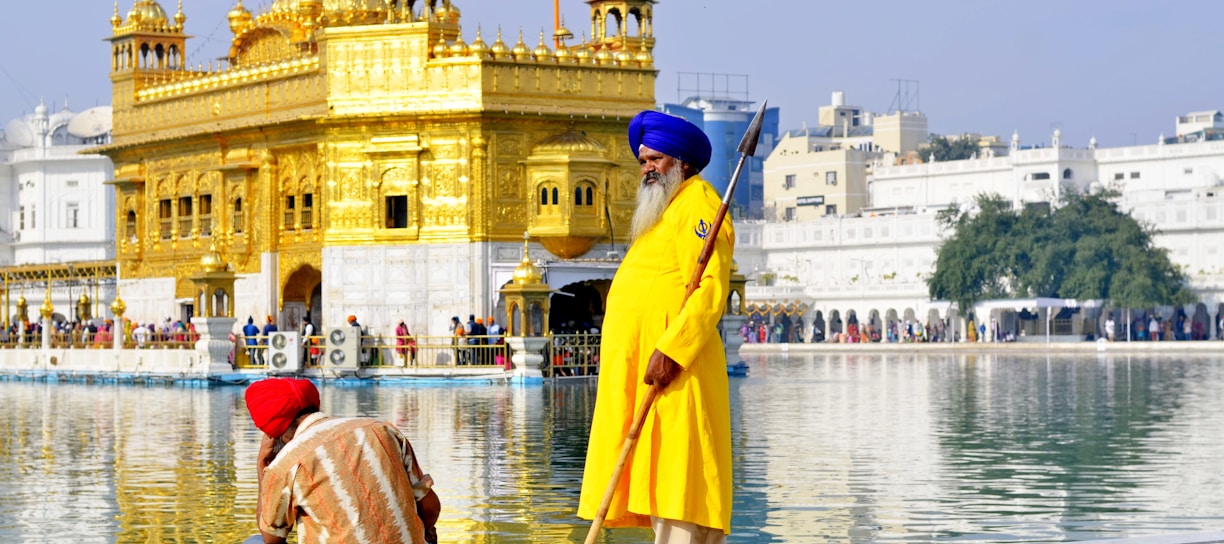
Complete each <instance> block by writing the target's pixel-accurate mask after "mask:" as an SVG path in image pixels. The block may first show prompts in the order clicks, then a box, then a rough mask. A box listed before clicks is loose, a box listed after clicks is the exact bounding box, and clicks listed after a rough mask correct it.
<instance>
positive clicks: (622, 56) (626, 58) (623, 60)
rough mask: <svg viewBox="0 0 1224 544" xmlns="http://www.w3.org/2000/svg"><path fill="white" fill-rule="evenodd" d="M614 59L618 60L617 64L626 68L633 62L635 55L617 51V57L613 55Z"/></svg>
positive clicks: (622, 50)
mask: <svg viewBox="0 0 1224 544" xmlns="http://www.w3.org/2000/svg"><path fill="white" fill-rule="evenodd" d="M612 58H614V59H616V64H618V65H620V66H626V65H628V64H629V63H631V62H633V53H630V52H629V51H628V50H625V49H621V50H620V51H617V52H616V54H615V55H612Z"/></svg>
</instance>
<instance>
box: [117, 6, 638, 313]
mask: <svg viewBox="0 0 1224 544" xmlns="http://www.w3.org/2000/svg"><path fill="white" fill-rule="evenodd" d="M197 1H201V0H197ZM587 3H588V4H590V7H591V13H592V20H593V21H596V20H598V21H600V22H599V23H598V25H597V26H593V31H595V30H598V31H599V32H600V34H599V36H600V37H599V38H597V39H593V40H592V42H591V43H588V44H581V45H576V46H564V47H561V48H555V49H554V48H550V47H548V46H547V45H546V43H545V37H544V36H540V42H539V44H538V45H537V46H534V47H529V46H528V45H526V44H525V43H524V42H523V38H522V36H521V35H520V36H518V39H517V43H515V44H514V45H508V44H507V43H506V42H505V41H504V40H503V37H502V36H501V35H500V32H498V33H497V35H496V38H495V39H494V41H493V43H492V44H488V43H486V42H485V39H486V38H485V36H484V35H483V33H482V32H481V31H480V30H477V32H476V33H475V34H474V36H472V37H473V41H472V42H471V43H467V42H466V41H465V39H464V36H463V32H462V29H461V27H460V12H459V9H458V8H457V7H456V6H454V5H453V4H452V3H451V2H449V1H445V0H442V1H425V0H420V1H416V0H389V1H384V0H327V1H321V0H277V1H276V2H275V3H273V4H272V6H271V7H270V8H269V9H268V11H267V12H265V13H261V14H252V13H250V12H249V11H248V10H247V8H246V7H244V6H243V5H242V2H241V1H239V2H238V3H237V5H236V6H235V7H234V8H233V10H231V12H230V14H229V22H230V29H231V30H232V31H233V33H234V38H233V43H232V47H231V49H230V56H229V58H228V59H227V61H225V62H222V63H220V65H219V66H207V67H206V66H197V67H190V66H185V65H183V62H182V58H183V57H182V52H183V51H184V50H185V49H186V42H187V39H188V36H187V35H186V34H184V23H185V21H186V17H185V15H184V14H183V5H182V3H180V5H179V11H178V12H177V13H176V14H175V15H174V16H173V17H170V16H168V15H166V13H165V11H164V10H163V9H162V8H161V6H159V5H158V4H157V3H156V2H154V1H153V0H138V1H137V2H136V4H135V6H134V7H133V9H132V11H131V12H129V13H128V15H127V17H126V18H124V17H120V15H119V10H118V7H116V10H115V14H114V16H113V17H112V19H111V23H112V25H113V35H112V36H111V37H110V38H109V41H110V43H111V49H112V72H111V80H112V83H113V91H114V96H113V107H114V143H113V144H112V145H109V146H107V147H105V148H102V149H101V150H100V151H101V152H102V153H104V154H106V155H108V156H110V157H111V158H112V160H113V161H114V164H115V172H116V174H115V180H114V181H113V184H114V187H115V190H116V193H117V199H116V203H117V211H116V213H117V223H116V224H117V225H118V226H117V230H118V232H117V233H116V240H117V255H118V263H119V265H118V266H119V268H120V273H121V275H122V277H123V278H124V279H125V280H126V279H141V278H166V277H174V278H175V279H176V293H175V294H176V297H185V296H191V293H192V285H191V281H190V277H191V276H192V275H193V274H194V273H196V272H197V270H196V268H197V267H198V265H197V264H196V263H199V262H200V257H201V256H202V255H203V254H204V253H205V252H207V251H208V249H209V247H210V246H212V245H215V247H217V248H218V249H219V250H220V251H221V253H222V256H223V257H224V259H225V260H226V261H228V262H229V263H231V264H232V266H233V269H234V271H235V272H237V273H240V274H243V273H245V274H252V273H261V272H265V271H261V258H260V257H259V256H260V255H263V254H273V255H275V259H276V262H277V272H276V273H277V274H278V278H277V285H278V286H279V288H280V294H281V296H283V297H289V298H299V297H302V296H309V293H310V289H311V286H309V285H292V284H293V283H295V282H296V281H298V280H302V279H303V278H305V281H308V282H309V281H313V282H316V285H317V282H319V281H321V280H322V278H321V273H320V271H321V269H322V263H321V251H322V250H323V249H324V248H326V247H331V246H363V245H411V244H429V243H452V244H453V243H475V242H506V241H515V240H519V239H520V238H521V236H522V233H523V232H524V231H526V232H528V233H530V235H531V237H532V238H533V239H535V240H537V241H539V242H540V243H542V244H544V246H545V247H547V248H548V249H549V250H550V251H551V252H553V253H554V254H556V255H558V256H560V257H562V258H573V257H577V256H580V255H582V254H583V253H585V252H586V251H587V250H589V249H590V248H591V247H592V246H593V245H594V244H596V243H600V242H608V241H610V238H609V236H610V232H619V231H620V230H622V229H610V228H609V227H610V225H609V223H608V221H609V216H610V217H611V221H612V222H613V224H614V225H627V224H628V222H629V218H630V215H631V213H632V206H633V202H634V199H635V198H636V185H637V178H638V176H637V167H636V160H635V159H634V157H633V155H632V153H631V152H630V151H629V150H628V148H627V143H626V138H625V127H626V126H627V124H628V121H629V119H630V118H631V117H632V116H633V115H635V114H636V113H637V112H639V111H641V110H644V109H651V108H653V107H654V86H655V78H656V74H657V73H656V71H655V69H654V66H653V62H652V58H651V54H650V51H651V49H652V48H653V44H654V38H653V36H651V35H650V32H651V31H650V29H651V28H652V23H651V18H652V17H653V15H652V9H653V4H654V0H615V1H603V0H588V1H587ZM187 4H188V7H189V6H190V0H188V2H187ZM630 20H636V21H637V32H636V33H633V31H632V30H630V28H629V25H628V24H627V22H628V21H630ZM551 41H552V37H549V39H548V42H550V43H551ZM623 230H625V231H627V230H628V229H623ZM303 293H305V295H303ZM283 303H284V300H283V299H282V301H281V304H283Z"/></svg>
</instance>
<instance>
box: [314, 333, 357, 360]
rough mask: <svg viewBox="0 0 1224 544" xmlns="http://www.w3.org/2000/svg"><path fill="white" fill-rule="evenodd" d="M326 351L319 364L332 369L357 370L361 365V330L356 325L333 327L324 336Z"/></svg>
mask: <svg viewBox="0 0 1224 544" xmlns="http://www.w3.org/2000/svg"><path fill="white" fill-rule="evenodd" d="M325 340H326V341H327V351H326V352H325V353H324V354H323V360H322V361H321V362H320V364H319V366H320V367H322V368H326V369H332V370H357V368H358V367H360V366H361V361H360V350H359V348H360V346H361V330H360V329H358V328H356V327H335V328H333V329H330V330H328V331H327V336H326V337H325Z"/></svg>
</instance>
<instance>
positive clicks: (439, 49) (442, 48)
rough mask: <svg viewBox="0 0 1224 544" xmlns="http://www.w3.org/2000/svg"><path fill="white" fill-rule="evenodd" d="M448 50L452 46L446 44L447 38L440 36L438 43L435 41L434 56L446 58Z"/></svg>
mask: <svg viewBox="0 0 1224 544" xmlns="http://www.w3.org/2000/svg"><path fill="white" fill-rule="evenodd" d="M447 51H450V48H449V47H447V46H446V39H445V38H439V39H438V43H435V44H434V46H433V56H434V58H435V59H440V58H445V57H446V52H447Z"/></svg>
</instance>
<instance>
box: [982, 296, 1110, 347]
mask: <svg viewBox="0 0 1224 544" xmlns="http://www.w3.org/2000/svg"><path fill="white" fill-rule="evenodd" d="M1103 305H1104V303H1103V301H1100V300H1075V299H1073V298H1052V297H1036V298H1012V299H996V300H983V301H981V302H977V303H975V304H974V305H973V309H974V310H975V311H976V310H985V311H990V310H1016V311H1020V310H1024V309H1027V308H1037V309H1038V310H1040V309H1042V308H1044V309H1045V333H1046V334H1045V335H1046V343H1047V344H1049V343H1050V321H1051V320H1050V308H1060V309H1061V308H1100V307H1102V306H1103ZM1038 313H1040V311H1038Z"/></svg>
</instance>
